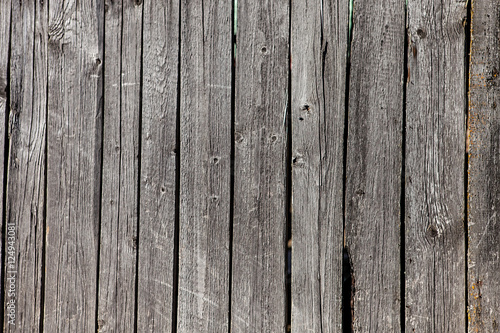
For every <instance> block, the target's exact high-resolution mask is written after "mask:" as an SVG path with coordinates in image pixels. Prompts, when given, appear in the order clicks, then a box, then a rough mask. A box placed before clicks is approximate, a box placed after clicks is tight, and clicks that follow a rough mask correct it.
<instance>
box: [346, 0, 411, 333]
mask: <svg viewBox="0 0 500 333" xmlns="http://www.w3.org/2000/svg"><path fill="white" fill-rule="evenodd" d="M404 22H405V8H404V1H399V0H390V1H376V0H366V1H355V2H354V17H353V39H352V46H351V77H350V85H349V110H348V117H349V118H348V121H349V125H348V130H349V132H348V140H347V170H346V173H347V179H346V182H347V183H346V199H345V200H346V202H345V204H346V207H345V218H346V220H345V227H346V245H347V248H348V250H349V253H350V258H351V262H352V271H353V284H354V286H353V288H354V291H355V293H354V302H353V305H354V315H353V316H354V324H353V328H354V332H397V331H399V330H400V317H399V316H400V302H401V297H400V196H401V170H402V166H401V159H402V133H401V132H402V123H403V82H402V78H403V60H404V33H405V26H404ZM374 295H377V296H376V297H374Z"/></svg>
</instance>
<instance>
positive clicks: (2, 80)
mask: <svg viewBox="0 0 500 333" xmlns="http://www.w3.org/2000/svg"><path fill="white" fill-rule="evenodd" d="M10 23H11V2H10V0H7V1H0V46H1V47H0V184H1V185H2V200H1V202H0V209H1V211H2V212H3V203H4V201H3V198H4V195H6V194H5V193H4V191H3V190H4V168H5V167H6V166H5V165H4V163H5V162H6V157H5V156H4V151H5V145H6V140H5V132H6V130H7V129H6V118H7V115H8V114H9V110H10V105H8V104H7V103H9V100H8V98H9V97H8V95H9V89H8V85H9V81H10V77H9V72H10V70H9V65H10V64H9V50H10V33H11V24H10ZM3 223H4V221H3V219H2V230H4V229H3ZM0 247H1V248H2V249H3V248H4V237H0ZM2 256H3V253H2ZM1 259H2V260H3V259H4V258H1ZM2 262H3V261H2ZM4 269H5V267H2V269H0V281H2V288H4V287H5V282H4ZM7 296H8V295H7ZM8 313H9V309H8V308H7V307H6V306H5V305H4V318H2V327H3V328H4V330H5V324H4V322H5V321H6V318H7V317H6V315H8Z"/></svg>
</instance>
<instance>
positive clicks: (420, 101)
mask: <svg viewBox="0 0 500 333" xmlns="http://www.w3.org/2000/svg"><path fill="white" fill-rule="evenodd" d="M466 15H467V5H466V3H465V2H442V3H439V4H436V3H435V2H433V1H416V0H409V1H408V43H409V44H408V54H407V56H408V68H407V70H408V80H407V83H406V85H407V103H406V117H407V122H406V131H407V132H406V133H407V138H406V172H405V175H406V206H405V207H406V212H405V237H406V251H405V253H406V255H405V265H406V306H405V310H406V312H405V318H406V330H407V331H409V332H412V331H413V330H414V331H415V332H463V331H465V299H464V298H465V292H464V290H465V247H464V246H465V238H464V204H465V202H464V157H465V151H464V146H465V110H466V107H465V91H466V90H465V72H464V69H465V61H464V46H465V29H464V26H463V23H464V19H465V18H466Z"/></svg>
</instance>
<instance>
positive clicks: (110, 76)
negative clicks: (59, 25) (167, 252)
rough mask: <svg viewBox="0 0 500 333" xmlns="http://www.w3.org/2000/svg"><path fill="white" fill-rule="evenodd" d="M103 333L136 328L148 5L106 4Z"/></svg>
mask: <svg viewBox="0 0 500 333" xmlns="http://www.w3.org/2000/svg"><path fill="white" fill-rule="evenodd" d="M104 6H105V8H104V11H105V16H104V18H105V36H104V38H105V45H106V49H105V54H104V63H105V64H106V66H105V69H104V82H105V86H104V95H105V98H104V132H103V138H104V141H103V170H102V172H103V175H102V202H101V205H102V211H101V221H102V223H101V238H100V242H101V244H100V253H99V254H100V260H99V264H100V268H99V303H98V305H99V310H98V321H97V323H98V326H99V331H100V332H125V331H128V330H130V329H131V328H132V327H134V320H135V315H134V312H135V302H136V299H135V282H136V281H135V280H136V256H137V213H138V204H137V199H138V176H139V175H138V165H139V164H138V163H139V161H138V157H139V113H140V109H139V107H140V105H139V103H140V89H141V29H142V5H140V4H138V3H136V2H135V1H106V2H105V5H104Z"/></svg>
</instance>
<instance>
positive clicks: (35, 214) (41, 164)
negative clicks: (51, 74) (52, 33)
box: [2, 1, 47, 332]
mask: <svg viewBox="0 0 500 333" xmlns="http://www.w3.org/2000/svg"><path fill="white" fill-rule="evenodd" d="M46 28H47V8H46V5H42V4H39V3H38V2H36V4H35V1H28V2H24V3H22V4H21V3H19V2H18V1H14V2H13V3H12V36H11V38H12V39H13V40H15V41H16V42H15V43H12V45H11V50H10V52H11V61H10V79H11V80H10V112H9V123H8V133H9V146H10V147H9V155H8V179H7V181H8V184H7V193H6V195H7V198H6V200H7V201H6V223H7V227H6V234H7V235H6V238H5V241H6V267H5V269H6V275H5V278H6V280H5V287H6V292H5V304H4V309H8V307H9V308H10V306H12V302H15V310H14V313H15V318H12V317H11V316H9V314H12V312H11V311H7V310H6V311H5V314H6V316H5V318H4V331H5V332H29V331H37V330H38V329H39V323H40V309H41V305H42V303H41V290H42V284H41V282H42V257H43V253H42V249H43V233H44V230H43V223H44V208H45V201H44V195H45V177H44V176H45V131H46V83H47V50H46V48H47V43H46V37H47V29H46ZM2 117H3V114H2ZM2 142H3V141H2ZM12 319H13V320H12Z"/></svg>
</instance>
